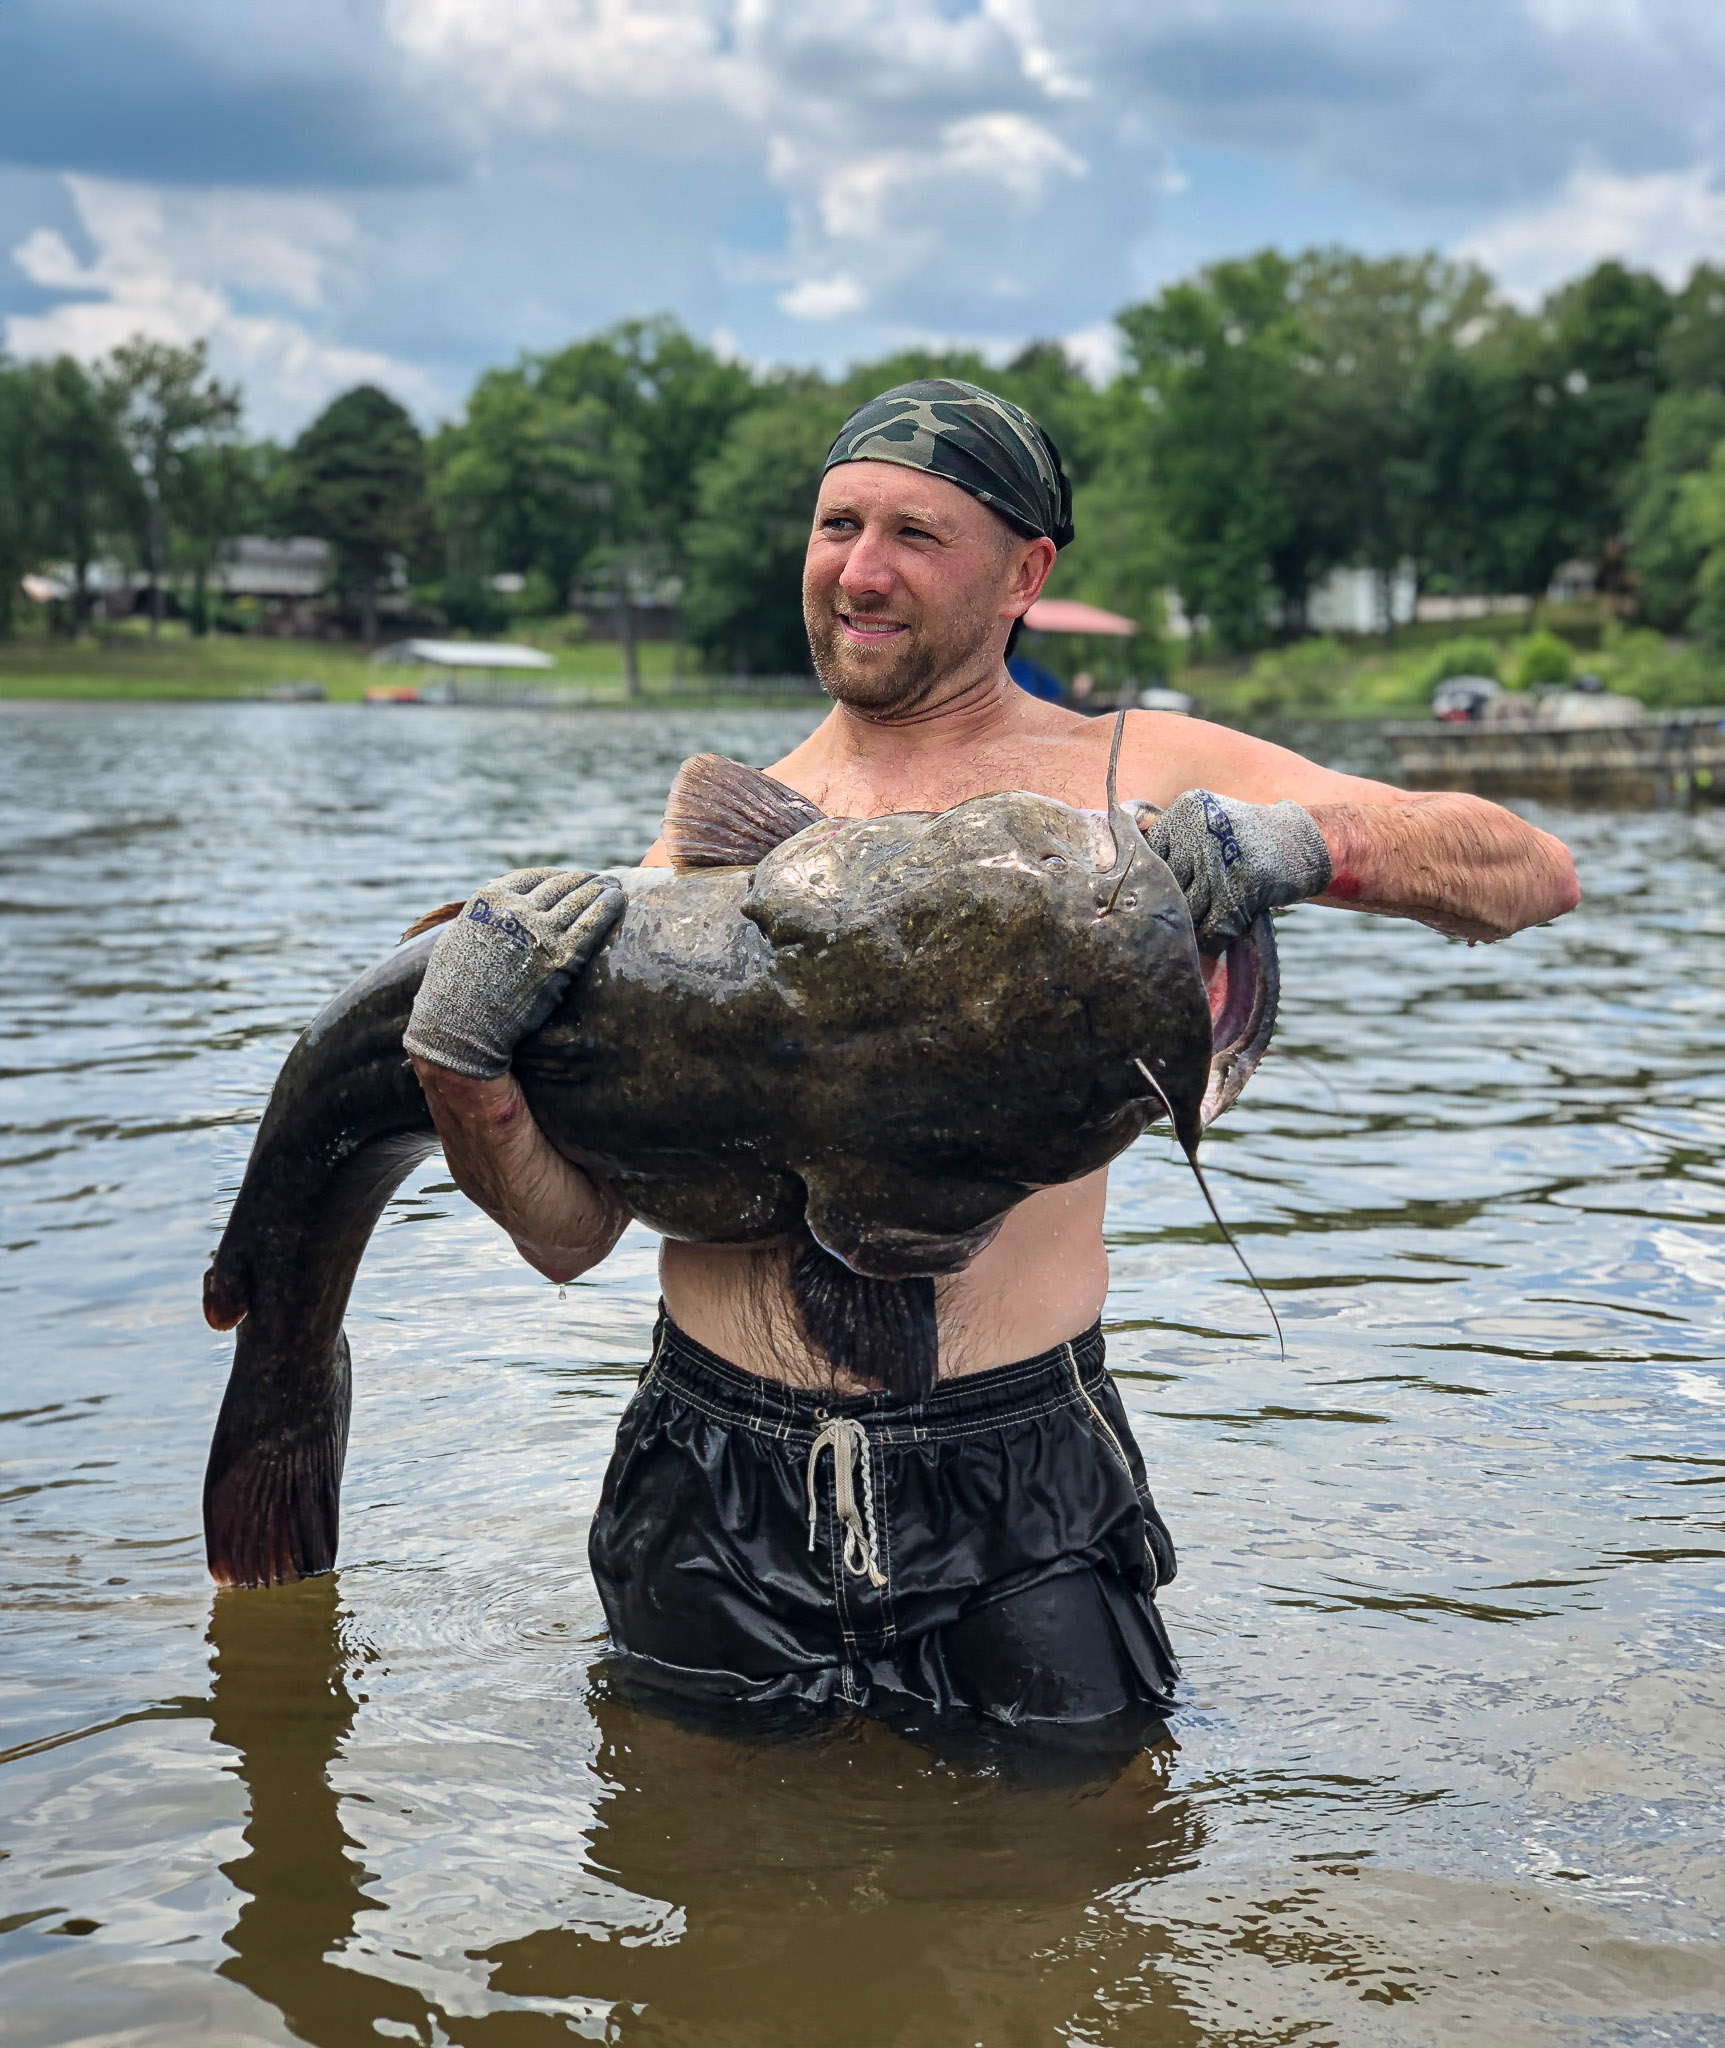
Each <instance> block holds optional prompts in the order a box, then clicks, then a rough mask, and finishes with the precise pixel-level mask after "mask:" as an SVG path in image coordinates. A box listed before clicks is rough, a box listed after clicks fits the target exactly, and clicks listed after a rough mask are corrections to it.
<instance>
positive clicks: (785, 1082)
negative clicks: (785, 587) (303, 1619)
mask: <svg viewBox="0 0 1725 2048" xmlns="http://www.w3.org/2000/svg"><path fill="white" fill-rule="evenodd" d="M1116 750H1118V733H1117V734H1116ZM666 844H667V846H668V847H669V849H670V851H671V854H672V858H673V864H674V872H673V873H672V874H671V875H670V876H669V878H668V879H664V880H662V881H660V882H659V883H658V884H657V886H654V887H651V888H642V889H641V890H639V892H636V891H635V890H633V889H631V892H630V894H629V896H628V900H627V902H626V906H625V909H624V912H623V914H622V916H621V917H620V918H619V920H618V922H617V923H616V924H615V925H614V926H613V928H612V930H611V932H610V934H609V935H608V937H607V938H606V940H605V942H604V944H603V945H602V947H601V949H600V950H599V952H598V953H597V954H596V955H595V956H594V958H593V960H592V961H591V963H590V964H589V966H588V967H587V969H586V971H585V973H584V974H583V975H582V976H581V977H580V978H579V979H578V981H577V982H576V984H575V986H574V987H572V988H571V989H570V991H569V992H568V994H567V995H566V997H565V998H564V1000H563V1002H562V1003H561V1005H560V1007H559V1008H558V1010H557V1011H556V1012H555V1013H554V1014H553V1016H552V1017H551V1019H550V1021H549V1022H548V1023H546V1024H545V1025H544V1027H543V1028H542V1029H540V1030H539V1031H538V1032H536V1033H535V1034H533V1035H532V1036H531V1037H530V1038H528V1039H526V1040H524V1041H523V1042H522V1044H521V1045H520V1046H519V1047H518V1048H517V1050H516V1054H515V1059H514V1071H515V1073H516V1075H517V1077H518V1079H519V1080H520V1083H521V1086H522V1088H523V1090H524V1092H525V1095H526V1098H527V1101H528V1104H529V1106H530V1108H531V1109H532V1112H533V1115H534V1117H535V1119H536V1120H537V1122H538V1123H539V1125H540V1126H541V1128H542V1129H543V1130H544V1132H545V1134H546V1136H547V1137H548V1138H549V1140H550V1142H551V1143H552V1144H553V1145H554V1146H555V1147H556V1149H557V1150H558V1151H559V1152H561V1153H562V1154H563V1155H564V1157H566V1158H567V1159H569V1160H571V1161H573V1162H574V1163H575V1164H576V1165H578V1166H581V1167H583V1168H586V1169H587V1170H589V1171H590V1172H593V1173H595V1174H598V1175H601V1176H602V1177H603V1178H604V1179H605V1180H607V1181H608V1182H609V1183H610V1184H611V1185H612V1186H613V1187H614V1188H615V1189H616V1190H617V1191H618V1193H619V1194H620V1196H621V1197H622V1198H623V1200H624V1201H625V1202H626V1203H627V1204H628V1206H629V1208H630V1210H631V1212H632V1213H633V1214H634V1215H635V1216H636V1217H638V1218H639V1219H640V1220H641V1221H642V1222H644V1223H646V1224H648V1225H649V1226H650V1227H651V1228H653V1229H654V1230H657V1231H660V1232H662V1233H663V1234H664V1235H666V1236H668V1237H673V1238H683V1239H691V1240H695V1241H701V1242H708V1243H733V1244H737V1243H741V1244H760V1245H767V1244H773V1243H778V1244H782V1245H784V1246H785V1247H787V1262H788V1274H789V1280H790V1286H791V1292H792V1296H793V1299H794V1300H795V1302H796V1305H797V1308H798V1311H799V1313H800V1316H801V1319H802V1322H803V1325H804V1328H805V1331H806V1332H807V1334H808V1336H809V1338H810V1341H811V1343H812V1344H813V1346H814V1347H815V1348H816V1349H817V1350H819V1351H821V1352H823V1353H824V1354H825V1355H826V1357H827V1358H829V1359H830V1360H831V1361H832V1362H833V1363H834V1364H835V1366H838V1367H841V1368H844V1369H845V1370H847V1371H850V1372H853V1373H855V1374H857V1375H858V1376H859V1377H861V1378H862V1379H864V1380H865V1381H869V1382H872V1383H873V1384H876V1385H882V1386H886V1387H888V1388H890V1389H891V1390H892V1391H894V1392H896V1393H899V1394H901V1395H903V1396H905V1397H907V1398H916V1397H918V1396H920V1395H921V1394H923V1393H925V1392H926V1391H927V1389H928V1386H929V1385H930V1384H931V1383H932V1380H933V1377H934V1374H935V1369H936V1363H937V1360H936V1346H937V1335H936V1325H935V1314H934V1281H933V1276H935V1275H938V1274H944V1273H952V1272H956V1271H958V1270H959V1269H961V1268H962V1267H963V1266H964V1265H965V1264H966V1262H967V1261H968V1260H970V1259H971V1258H973V1257H974V1256H975V1255H976V1253H977V1252H978V1251H980V1250H981V1249H982V1247H983V1246H984V1245H986V1244H987V1243H988V1241H989V1240H990V1238H991V1237H992V1236H993V1235H994V1233H995V1232H996V1231H997V1230H998V1229H999V1227H1000V1224H1001V1222H1002V1221H1003V1219H1004V1218H1005V1216H1006V1215H1007V1214H1008V1212H1009V1211H1010V1210H1011V1209H1012V1208H1013V1207H1014V1206H1015V1205H1016V1204H1017V1203H1018V1202H1020V1201H1022V1200H1023V1199H1024V1198H1025V1196H1027V1195H1028V1194H1030V1193H1032V1192H1033V1191H1034V1190H1036V1189H1037V1188H1041V1187H1048V1186H1052V1185H1056V1184H1059V1183H1063V1182H1067V1181H1072V1180H1076V1179H1078V1178H1080V1177H1081V1176H1083V1175H1085V1174H1088V1173H1092V1172H1094V1171H1095V1170H1096V1169H1097V1168H1099V1167H1102V1166H1105V1165H1107V1163H1108V1162H1109V1161H1110V1160H1112V1159H1113V1158H1115V1157H1116V1156H1117V1155H1118V1154H1119V1153H1121V1152H1122V1151H1124V1150H1125V1149H1126V1147H1127V1146H1128V1145H1130V1144H1131V1143H1132V1142H1133V1141H1134V1140H1135V1139H1136V1138H1137V1137H1138V1136H1139V1135H1140V1133H1141V1132H1142V1131H1143V1130H1144V1129H1145V1127H1146V1126H1147V1125H1148V1124H1149V1123H1151V1122H1153V1121H1155V1120H1156V1119H1157V1118H1159V1117H1161V1116H1163V1115H1167V1116H1168V1117H1170V1119H1171V1120H1172V1123H1173V1126H1174V1130H1175V1133H1176V1135H1177V1136H1178V1138H1179V1140H1180V1142H1181V1145H1182V1146H1183V1148H1184V1149H1185V1151H1186V1153H1187V1156H1188V1158H1191V1157H1192V1156H1193V1154H1194V1152H1195V1148H1196V1146H1197V1142H1198V1138H1199V1134H1200V1132H1201V1130H1202V1129H1203V1126H1204V1125H1205V1123H1207V1122H1208V1121H1209V1119H1210V1118H1211V1117H1212V1116H1214V1115H1216V1114H1218V1113H1219V1112H1220V1111H1221V1110H1222V1109H1225V1108H1226V1107H1227V1106H1228V1104H1229V1103H1230V1102H1232V1101H1233V1099H1234V1098H1235V1096H1237V1095H1238V1093H1239V1091H1240V1088H1241V1087H1242V1086H1243V1085H1244V1083H1245V1080H1246V1078H1247V1077H1248V1075H1249V1074H1250V1072H1251V1070H1252V1068H1253V1067H1254V1066H1255V1065H1256V1064H1257V1061H1258V1059H1259V1057H1260V1056H1261V1054H1262V1052H1263V1050H1264V1048H1265V1046H1266V1045H1267V1044H1268V1041H1269V1036H1270V1032H1271V1029H1272V1027H1273V1025H1274V1020H1275V1003H1276V967H1275V942H1274V939H1273V937H1272V935H1271V930H1270V924H1269V920H1268V918H1267V917H1266V918H1262V919H1260V920H1259V922H1258V923H1257V925H1255V926H1254V927H1253V929H1252V930H1251V931H1250V932H1249V933H1248V934H1247V935H1246V936H1245V938H1244V939H1242V940H1241V941H1239V942H1238V943H1237V944H1236V945H1235V946H1234V947H1233V948H1232V949H1231V952H1230V953H1229V954H1228V955H1225V956H1224V961H1223V965H1222V969H1221V972H1220V973H1218V974H1217V975H1216V976H1215V977H1214V979H1213V981H1212V984H1211V987H1210V988H1209V989H1208V990H1207V989H1206V983H1205V975H1204V971H1203V967H1202V965H1201V962H1200V958H1199V954H1198V951H1197V948H1196V945H1195V943H1194V940H1193V935H1192V925H1191V920H1190V917H1189V915H1188V913H1187V909H1186V904H1185V900H1184V898H1183V896H1182V895H1181V892H1180V890H1179V887H1178V886H1177V884H1176V883H1175V881H1174V878H1173V876H1172V875H1171V874H1170V873H1169V871H1168V869H1167V868H1166V867H1165V866H1164V865H1163V863H1162V862H1161V861H1160V860H1159V859H1157V857H1156V856H1155V855H1154V854H1153V853H1152V852H1151V851H1150V849H1149V847H1148V845H1147V844H1146V843H1145V840H1144V837H1143V834H1142V833H1141V832H1140V831H1139V829H1138V827H1137V823H1136V822H1135V814H1134V813H1133V812H1131V811H1129V810H1128V809H1127V808H1125V807H1124V806H1122V805H1120V804H1118V803H1116V802H1114V800H1113V781H1112V767H1111V769H1110V806H1109V809H1108V811H1107V812H1105V813H1098V812H1083V811H1078V810H1074V809H1072V808H1070V807H1069V806H1067V805H1065V804H1062V803H1058V802H1056V801H1054V800H1053V799H1052V798H1049V797H1044V796H1036V795H1030V794H1027V793H1024V792H1009V793H1007V794H1004V795H1000V796H988V797H978V798H973V799H972V800H971V801H969V802H967V803H962V804H959V805H956V806H955V807H954V808H953V809H951V810H947V811H942V812H938V813H900V814H896V815H893V816H888V817H881V818H864V819H850V820H845V819H831V818H824V817H822V816H821V814H820V813H819V812H818V811H816V810H815V808H814V807H813V806H812V805H811V804H809V803H808V802H807V800H806V799H804V798H802V797H800V796H798V795H796V794H795V793H794V792H792V791H790V790H787V789H785V788H784V787H783V786H782V785H781V784H778V783H776V782H774V781H772V780H771V779H770V778H769V777H767V776H764V775H760V774H757V773H756V772H755V771H754V770H752V769H747V768H742V767H740V766H739V765H738V764H737V763H735V762H727V761H722V760H719V759H718V758H717V757H716V756H712V755H706V756H700V757H697V759H696V760H694V761H692V762H689V763H686V764H685V766H684V768H683V770H682V771H681V772H680V773H679V775H678V778H677V781H676V783H675V784H674V785H673V789H672V793H671V802H670V807H669V811H668V814H667V818H666ZM451 908H453V909H458V908H459V906H452V907H451ZM435 915H437V914H436V913H434V916H435ZM433 943H434V935H433V934H432V933H431V932H429V931H427V932H425V933H424V935H423V936H421V937H418V938H416V939H411V940H410V942H409V943H407V944H404V945H403V946H402V947H401V948H400V950H399V951H397V952H396V953H395V954H393V955H392V956H391V957H390V958H389V959H387V960H384V961H383V962H381V963H380V964H379V965H377V966H375V967H373V968H371V969H370V970H369V971H368V972H366V973H365V974H363V975H361V976H360V978H359V980H358V981H356V982H355V983H354V984H353V985H352V986H351V987H350V988H348V989H347V990H345V991H344V992H343V993H342V994H341V995H340V996H338V997H337V998H336V999H335V1001H334V1002H332V1003H331V1004H330V1005H329V1006H328V1008H327V1009H325V1010H324V1011H323V1013H322V1014H321V1015H320V1016H319V1017H318V1018H317V1019H316V1021H315V1022H314V1023H313V1024H312V1025H311V1027H310V1028H309V1029H308V1030H307V1031H306V1033H305V1035H304V1036H303V1037H302V1038H301V1039H300V1041H299V1043H298V1044H297V1045H296V1046H295V1047H294V1049H293V1051H292V1052H291V1053H290V1054H289V1055H288V1058H287V1061H286V1063H285V1065H284V1066H283V1068H282V1071H281V1075H280V1077H279V1079H278V1080H277V1082H276V1086H275V1090H274V1093H273V1094H272V1096H271V1098H270V1102H269V1106H268V1108H267V1109H266V1111H265V1113H264V1118H263V1122H262V1124H261V1126H260V1127H259V1130H258V1135H257V1140H256V1143H255V1145H254V1147H253V1150H252V1155H251V1159H250V1162H249V1164H248V1165H247V1168H246V1173H245V1179H244V1182H243V1183H242V1185H241V1188H240V1192H239V1195H238V1198H237V1199H236V1201H235V1204H234V1208H233V1213H232V1215H231V1216H230V1218H229V1220H228V1225H227V1228H226V1230H225V1232H224V1233H223V1236H222V1240H221V1243H220V1246H219V1247H218V1249H217V1251H216V1255H215V1259H214V1262H213V1263H212V1265H211V1267H210V1270H209V1273H208V1275H207V1276H206V1279H205V1283H204V1306H205V1314H206V1316H207V1317H208V1319H209V1321H210V1322H211V1324H212V1325H213V1326H214V1327H216V1328H217V1329H231V1328H233V1327H234V1326H235V1325H236V1324H238V1325H239V1334H238V1339H237V1343H236V1350H235V1357H234V1365H233V1371H232V1374H231V1376H230V1378H229V1381H228V1387H227V1392H226V1395H225V1396H224V1398H223V1402H222V1409H221V1415H220V1418H219V1420H218V1422H217V1425H216V1431H215V1439H214V1442H213V1443H212V1445H211V1448H210V1460H209V1468H208V1472H207V1475H206V1479H205V1487H204V1526H205V1536H206V1543H207V1550H208V1557H209V1565H210V1570H211V1572H212V1573H213V1575H214V1576H215V1578H216V1579H217V1580H218V1581H219V1582H221V1583H223V1584H227V1585H257V1584H270V1583H273V1582H276V1581H280V1580H287V1579H295V1578H300V1577H303V1576H306V1575H308V1574H310V1573H314V1572H320V1571H327V1570H328V1569H330V1567H331V1566H332V1565H333V1563H334V1561H335V1551H336V1537H337V1525H338V1508H339V1495H340V1484H341V1468H342V1463H343V1458H344V1454H345V1449H346V1440H347V1426H348V1413H349V1407H350V1399H351V1376H350V1363H349V1353H348V1346H347V1339H346V1337H345V1335H344V1333H343V1330H342V1317H343V1314H344V1312H345V1310H346V1306H347V1300H348V1294H349V1291H350V1289H351V1287H352V1283H353V1278H354V1275H355V1273H356V1271H357V1270H358V1266H359V1261H360V1258H361V1256H362V1255H363V1253H364V1250H365V1246H366V1243H367V1241H368V1240H369V1238H370V1236H371V1232H372V1229H373V1227H374V1225H375V1224H376V1222H377V1219H378V1217H379V1215H380V1214H381V1212H382V1210H383V1207H384V1205H385V1203H386V1202H387V1201H388V1200H389V1197H390V1195H391V1194H392V1193H393V1192H394V1190H395V1189H396V1187H397V1186H399V1184H400V1183H401V1181H402V1179H403V1178H404V1177H405V1176H406V1174H407V1173H408V1172H409V1170H410V1169H411V1168H412V1167H413V1166H414V1165H415V1164H416V1163H417V1161H419V1160H420V1159H421V1158H423V1157H424V1156H425V1154H426V1153H427V1152H429V1151H430V1150H431V1149H432V1147H433V1146H434V1145H435V1143H436V1134H435V1131H434V1129H433V1126H432V1121H431V1116H430V1112H429V1111H428V1109H427V1107H426V1104H425V1099H424V1096H423V1095H422V1093H421V1092H420V1088H419V1084H418V1081H417V1080H416V1078H415V1076H414V1073H413V1069H412V1067H411V1066H410V1064H409V1062H408V1059H407V1056H406V1054H405V1053H404V1051H403V1050H402V1043H401V1040H402V1033H403V1032H404V1030H405V1029H406V1026H407V1022H408V1016H409V1013H410V1011H411V1009H412V1006H413V999H414V995H415V993H416V991H417V990H418V987H419V984H420V981H421V979H422V977H423V975H424V972H425V964H426V958H427V955H428V953H429V951H430V948H431V946H432V944H433ZM1213 1005H1214V1008H1215V1011H1216V1015H1215V1019H1214V1028H1213V1019H1212V1007H1213Z"/></svg>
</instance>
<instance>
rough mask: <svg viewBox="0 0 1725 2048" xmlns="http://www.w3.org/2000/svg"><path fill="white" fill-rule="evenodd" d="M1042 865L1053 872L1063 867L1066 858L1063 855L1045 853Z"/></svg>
mask: <svg viewBox="0 0 1725 2048" xmlns="http://www.w3.org/2000/svg"><path fill="white" fill-rule="evenodd" d="M1042 865H1043V866H1044V867H1045V868H1047V869H1049V870H1050V872H1053V871H1055V870H1058V869H1060V868H1063V867H1065V865H1066V856H1065V854H1063V853H1045V854H1044V855H1043V856H1042Z"/></svg>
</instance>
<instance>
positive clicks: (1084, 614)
mask: <svg viewBox="0 0 1725 2048" xmlns="http://www.w3.org/2000/svg"><path fill="white" fill-rule="evenodd" d="M1024 623H1025V625H1026V626H1028V627H1029V629H1030V630H1031V632H1033V633H1111V634H1113V635H1114V636H1115V637H1116V638H1117V639H1121V640H1124V639H1127V638H1129V637H1130V636H1131V635H1132V634H1134V633H1136V632H1137V630H1138V622H1137V620H1136V619H1123V618H1122V617H1121V616H1120V614H1119V613H1118V612H1105V611H1104V610H1103V609H1102V607H1101V606H1100V605H1094V604H1080V603H1079V602H1078V600H1077V599H1076V598H1075V597H1039V598H1038V599H1037V600H1036V602H1035V603H1034V604H1033V605H1032V606H1031V607H1030V609H1029V611H1027V612H1026V613H1025V614H1024Z"/></svg>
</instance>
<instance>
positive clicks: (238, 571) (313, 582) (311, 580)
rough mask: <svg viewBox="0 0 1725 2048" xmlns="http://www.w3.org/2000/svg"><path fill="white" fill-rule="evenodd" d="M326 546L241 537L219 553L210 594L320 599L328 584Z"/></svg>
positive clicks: (321, 542) (298, 540)
mask: <svg viewBox="0 0 1725 2048" xmlns="http://www.w3.org/2000/svg"><path fill="white" fill-rule="evenodd" d="M329 568H330V555H329V542H328V541H325V540H311V539H309V538H307V537H306V536H305V535H303V534H302V535H299V536H297V537H296V538H294V539H292V540H276V539H274V538H273V537H271V536H270V535H268V534H262V533H242V534H239V535H237V536H236V537H235V538H234V539H233V540H231V541H229V542H228V543H227V544H226V546H225V547H224V548H223V549H222V551H221V555H220V557H219V559H218V560H217V562H216V566H215V568H214V569H212V570H211V572H210V590H211V591H212V593H215V592H219V593H220V594H221V595H222V596H224V597H255V598H311V597H320V596H321V595H322V594H323V592H324V590H325V589H326V588H327V586H328V583H329Z"/></svg>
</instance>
